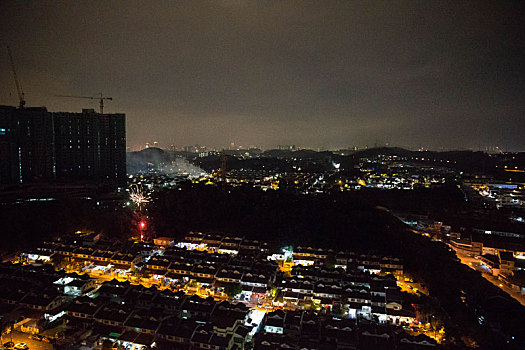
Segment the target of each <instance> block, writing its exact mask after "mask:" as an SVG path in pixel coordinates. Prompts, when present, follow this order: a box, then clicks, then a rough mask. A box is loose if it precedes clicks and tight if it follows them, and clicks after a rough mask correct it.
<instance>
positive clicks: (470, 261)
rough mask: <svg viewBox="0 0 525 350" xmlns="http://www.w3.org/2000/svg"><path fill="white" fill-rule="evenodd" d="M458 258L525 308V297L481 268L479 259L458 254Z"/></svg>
mask: <svg viewBox="0 0 525 350" xmlns="http://www.w3.org/2000/svg"><path fill="white" fill-rule="evenodd" d="M456 255H457V257H458V258H459V259H460V260H461V262H462V263H463V264H465V265H467V266H468V267H470V268H471V269H473V270H476V271H479V272H481V275H482V276H483V277H484V278H485V279H486V280H487V281H489V282H490V283H492V284H493V285H495V286H496V287H499V288H500V289H502V290H504V291H505V292H507V293H508V294H509V295H510V296H511V297H513V298H514V299H516V300H517V301H519V302H520V303H521V305H523V306H525V296H523V295H521V294H520V293H519V292H516V291H514V290H512V289H510V288H509V287H508V286H506V285H505V284H504V283H503V282H502V281H500V280H498V279H497V277H495V276H493V275H491V274H490V273H488V272H487V271H486V270H485V269H483V268H482V267H481V264H480V261H479V260H478V259H475V258H472V257H469V256H466V255H462V254H459V253H456Z"/></svg>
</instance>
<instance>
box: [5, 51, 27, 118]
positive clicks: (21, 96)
mask: <svg viewBox="0 0 525 350" xmlns="http://www.w3.org/2000/svg"><path fill="white" fill-rule="evenodd" d="M7 54H8V55H9V61H10V62H11V69H12V70H13V77H14V78H15V84H16V92H17V93H18V101H19V102H18V107H20V108H24V106H25V104H26V100H25V98H24V90H22V86H21V85H20V82H19V81H18V76H17V75H16V69H15V61H14V60H13V54H12V53H11V48H10V47H9V46H8V47H7Z"/></svg>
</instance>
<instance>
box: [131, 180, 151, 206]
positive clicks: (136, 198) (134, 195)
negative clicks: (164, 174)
mask: <svg viewBox="0 0 525 350" xmlns="http://www.w3.org/2000/svg"><path fill="white" fill-rule="evenodd" d="M129 199H131V200H132V201H133V202H134V203H135V204H137V205H139V206H140V205H141V204H144V203H148V202H149V201H150V198H149V197H148V196H147V195H146V194H145V193H144V191H143V190H142V186H140V187H139V186H138V185H135V186H133V187H132V188H131V191H130V193H129Z"/></svg>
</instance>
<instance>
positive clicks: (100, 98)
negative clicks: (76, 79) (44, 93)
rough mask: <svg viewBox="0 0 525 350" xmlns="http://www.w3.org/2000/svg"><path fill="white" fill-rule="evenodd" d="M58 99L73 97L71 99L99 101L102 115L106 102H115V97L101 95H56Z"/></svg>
mask: <svg viewBox="0 0 525 350" xmlns="http://www.w3.org/2000/svg"><path fill="white" fill-rule="evenodd" d="M56 96H57V97H71V98H87V99H90V100H99V102H100V114H104V100H110V101H112V100H113V97H106V96H103V95H102V92H101V93H100V96H70V95H56Z"/></svg>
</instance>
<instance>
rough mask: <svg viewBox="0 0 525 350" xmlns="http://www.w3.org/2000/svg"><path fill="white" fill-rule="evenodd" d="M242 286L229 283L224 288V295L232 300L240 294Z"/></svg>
mask: <svg viewBox="0 0 525 350" xmlns="http://www.w3.org/2000/svg"><path fill="white" fill-rule="evenodd" d="M241 292H242V285H241V284H240V283H230V284H227V285H225V286H224V293H225V294H226V295H227V296H228V297H229V298H234V297H235V296H236V295H239V294H241Z"/></svg>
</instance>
